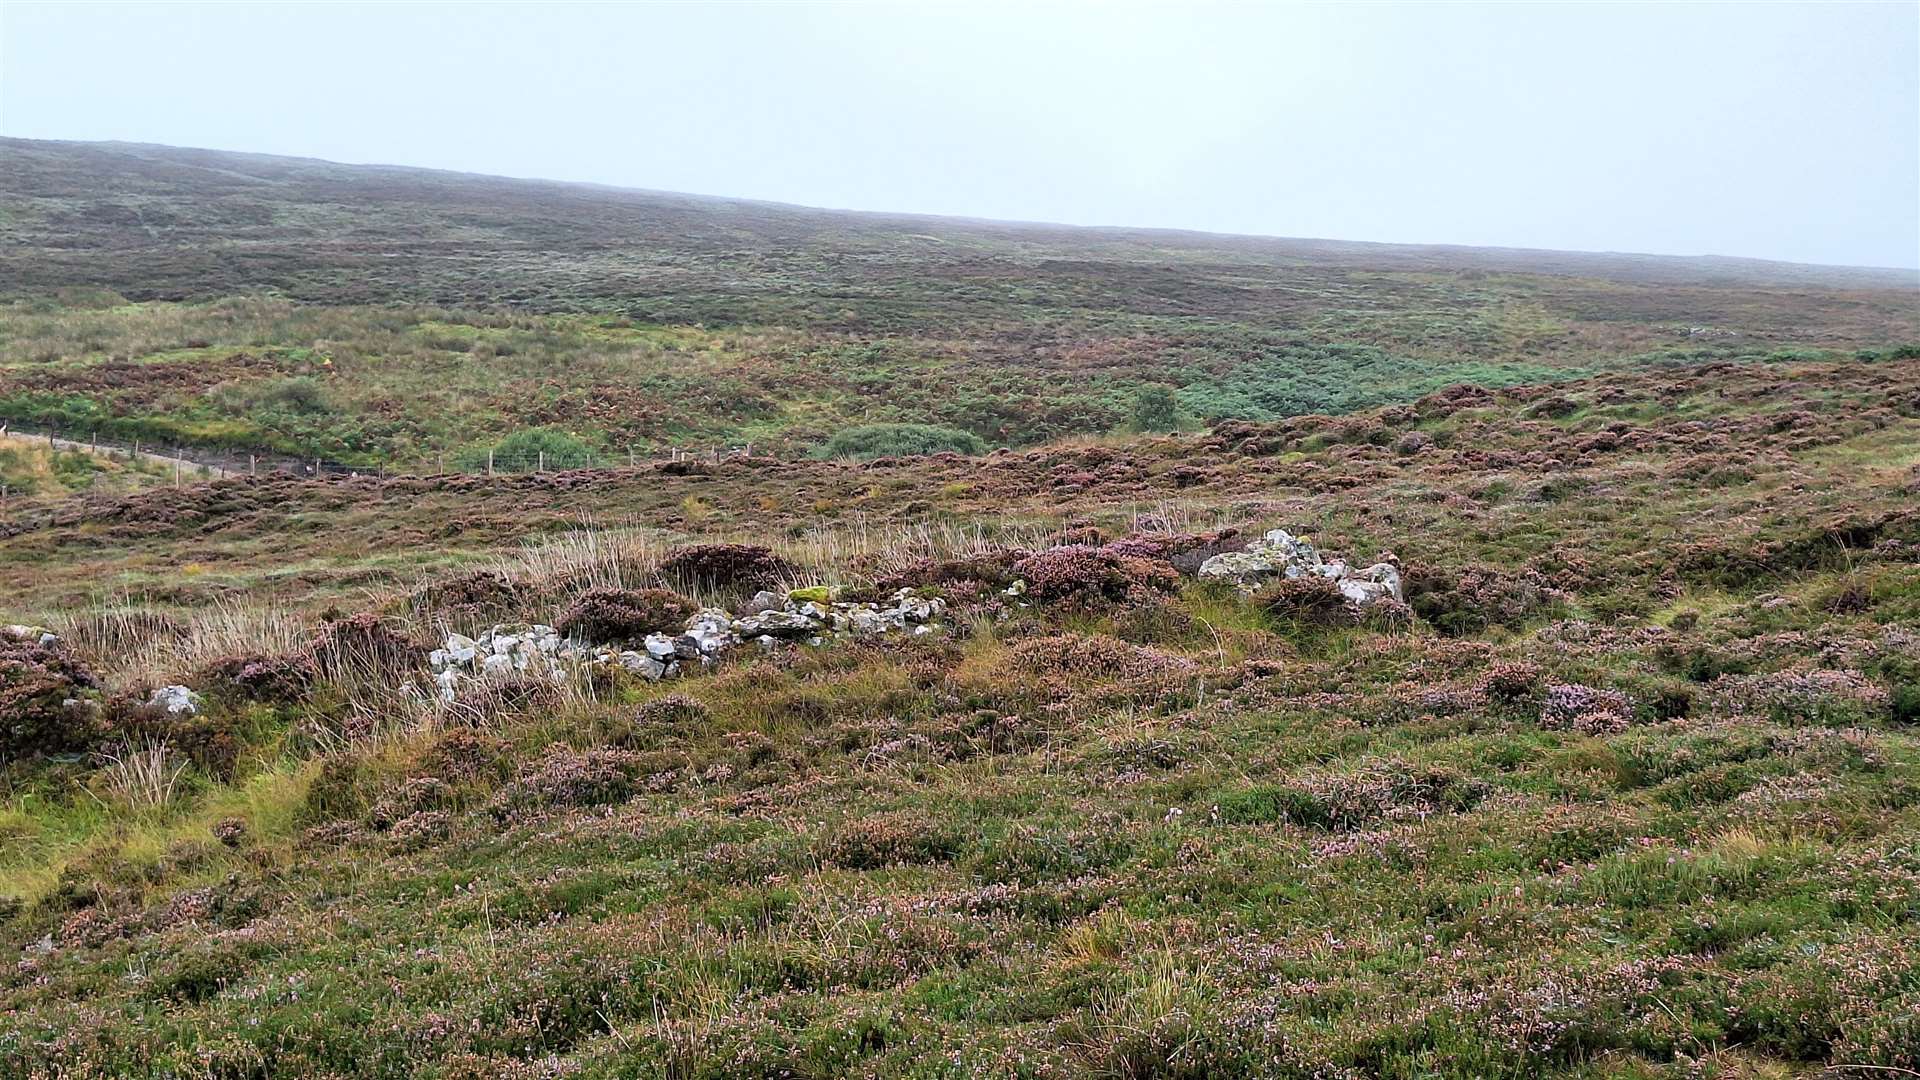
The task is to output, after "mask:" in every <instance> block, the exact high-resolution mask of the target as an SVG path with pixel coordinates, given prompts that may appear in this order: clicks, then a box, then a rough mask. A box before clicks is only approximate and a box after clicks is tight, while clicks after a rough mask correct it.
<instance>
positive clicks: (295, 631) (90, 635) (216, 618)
mask: <svg viewBox="0 0 1920 1080" xmlns="http://www.w3.org/2000/svg"><path fill="white" fill-rule="evenodd" d="M51 623H52V625H53V626H54V627H55V628H56V629H58V630H60V631H61V636H62V637H64V638H65V639H66V641H67V644H68V645H70V646H71V647H72V648H73V649H74V650H75V651H76V652H78V653H79V654H80V655H82V656H84V657H86V658H87V659H88V661H89V662H90V663H91V665H92V666H93V667H94V668H95V669H96V670H98V671H100V672H102V673H104V674H109V675H113V676H116V677H118V678H120V679H123V680H125V681H127V682H131V683H138V682H145V683H158V682H163V681H167V680H170V679H175V678H178V677H180V676H181V675H183V674H185V673H188V672H193V671H198V670H200V669H202V668H204V667H206V666H207V665H208V664H211V663H212V662H214V661H215V660H218V659H220V658H222V657H226V656H233V655H236V654H240V653H266V654H271V655H285V654H288V653H292V652H295V651H297V650H298V649H299V648H300V647H301V646H302V645H303V644H304V643H305V640H306V636H307V629H306V627H305V626H304V624H303V623H302V622H301V620H300V618H299V617H298V616H297V615H295V614H293V613H292V612H289V611H286V610H284V609H281V608H277V607H271V606H257V605H254V606H250V605H241V604H230V603H215V604H213V605H211V606H209V607H206V608H203V609H200V610H197V611H194V612H193V613H192V614H191V615H190V616H189V617H188V618H187V619H186V620H185V621H184V622H183V621H180V620H177V619H175V618H173V617H172V616H169V615H166V614H164V613H162V612H160V611H156V610H154V609H153V608H149V607H141V606H136V605H134V604H131V603H125V604H121V605H117V606H114V607H110V608H105V609H103V610H100V611H97V612H92V613H89V614H85V615H80V616H74V617H69V618H64V619H60V618H56V619H54V620H51Z"/></svg>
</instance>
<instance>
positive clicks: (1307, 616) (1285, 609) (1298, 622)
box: [1253, 574, 1391, 629]
mask: <svg viewBox="0 0 1920 1080" xmlns="http://www.w3.org/2000/svg"><path fill="white" fill-rule="evenodd" d="M1253 602H1254V603H1255V604H1258V605H1259V606H1260V607H1261V608H1262V609H1264V610H1265V611H1266V612H1267V614H1269V615H1271V616H1273V618H1274V619H1275V620H1277V621H1278V622H1280V623H1283V624H1285V625H1288V626H1292V627H1299V628H1307V627H1311V628H1317V629H1326V628H1331V627H1339V626H1354V625H1356V624H1358V623H1359V621H1360V615H1361V610H1360V609H1359V608H1356V607H1355V606H1354V605H1352V604H1350V603H1348V602H1347V597H1346V594H1345V593H1342V592H1341V591H1340V586H1339V585H1338V584H1337V583H1335V582H1334V581H1332V580H1330V579H1328V578H1324V577H1321V576H1319V575H1318V574H1303V575H1301V576H1300V577H1296V578H1276V579H1274V580H1273V581H1270V582H1268V583H1267V584H1265V585H1263V586H1261V587H1260V589H1259V590H1258V591H1257V592H1255V593H1254V594H1253ZM1389 602H1391V601H1389Z"/></svg>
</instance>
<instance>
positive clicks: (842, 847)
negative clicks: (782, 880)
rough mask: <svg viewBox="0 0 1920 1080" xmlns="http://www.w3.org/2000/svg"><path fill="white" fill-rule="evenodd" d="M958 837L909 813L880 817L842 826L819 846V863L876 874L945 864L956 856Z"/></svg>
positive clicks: (872, 816) (849, 822)
mask: <svg viewBox="0 0 1920 1080" xmlns="http://www.w3.org/2000/svg"><path fill="white" fill-rule="evenodd" d="M960 845H961V840H960V837H959V836H958V835H957V834H956V833H954V832H953V831H952V830H950V829H947V828H944V827H942V826H941V825H939V824H937V823H935V822H934V821H932V820H930V819H928V818H926V817H923V816H919V815H916V814H908V813H883V814H874V815H871V816H868V817H862V818H857V819H854V820H852V821H848V822H846V823H845V824H843V825H841V826H840V827H839V828H838V829H837V830H835V831H834V832H833V833H832V834H831V835H829V836H827V837H825V838H824V839H823V841H822V842H821V844H820V846H819V855H820V858H821V860H822V861H824V862H827V863H830V864H832V865H834V866H842V867H846V868H847V869H849V870H876V869H880V868H882V867H887V866H910V865H915V864H923V863H938V862H947V861H950V860H952V859H953V857H954V856H955V855H956V854H958V853H959V850H960Z"/></svg>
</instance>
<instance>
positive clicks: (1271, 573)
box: [1199, 529, 1402, 607]
mask: <svg viewBox="0 0 1920 1080" xmlns="http://www.w3.org/2000/svg"><path fill="white" fill-rule="evenodd" d="M1309 574H1311V575H1317V576H1319V577H1323V578H1326V579H1328V580H1330V581H1332V582H1333V583H1334V584H1336V585H1338V586H1339V587H1340V593H1341V595H1343V596H1345V597H1346V598H1347V600H1348V601H1349V602H1351V603H1353V604H1354V605H1355V606H1358V607H1366V606H1368V605H1369V604H1372V603H1375V602H1376V601H1379V600H1400V599H1402V595H1401V587H1400V571H1399V569H1398V568H1397V567H1395V566H1394V565H1393V564H1392V563H1384V562H1382V563H1375V564H1373V565H1372V566H1367V567H1362V568H1360V569H1355V568H1353V567H1350V566H1348V565H1347V564H1346V563H1345V562H1344V561H1342V560H1339V559H1333V560H1329V559H1327V558H1325V557H1323V556H1322V555H1321V554H1320V550H1319V549H1318V548H1316V547H1314V546H1313V544H1312V543H1310V542H1309V541H1307V540H1306V539H1304V538H1302V537H1297V536H1294V535H1293V534H1292V533H1290V532H1288V531H1287V530H1285V529H1275V530H1273V531H1272V532H1270V533H1268V534H1266V535H1265V536H1263V537H1261V538H1260V539H1258V540H1255V541H1254V542H1253V543H1251V544H1248V545H1247V548H1246V550H1245V551H1229V552H1223V553H1221V554H1219V555H1215V556H1214V557H1212V558H1210V559H1208V560H1207V561H1206V562H1204V563H1201V564H1200V571H1199V576H1200V578H1201V579H1202V580H1205V581H1220V582H1225V583H1226V584H1229V585H1232V586H1233V587H1235V588H1237V589H1241V590H1243V591H1246V592H1252V591H1253V590H1254V589H1256V588H1258V587H1260V585H1262V584H1263V583H1265V582H1268V581H1272V580H1274V579H1275V578H1297V577H1305V576H1307V575H1309Z"/></svg>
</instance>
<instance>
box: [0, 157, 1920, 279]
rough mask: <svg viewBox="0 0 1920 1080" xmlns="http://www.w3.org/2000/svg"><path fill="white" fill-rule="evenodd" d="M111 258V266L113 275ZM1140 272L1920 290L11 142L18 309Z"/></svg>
mask: <svg viewBox="0 0 1920 1080" xmlns="http://www.w3.org/2000/svg"><path fill="white" fill-rule="evenodd" d="M106 253H112V256H113V257H112V258H111V259H108V260H103V259H101V258H100V256H101V255H102V254H106ZM476 259H480V260H484V265H475V264H474V260H476ZM823 262H824V263H825V264H826V265H810V264H818V263H823ZM1142 262H1153V263H1160V264H1167V265H1169V266H1171V267H1176V268H1177V267H1180V266H1182V265H1189V266H1205V267H1207V268H1209V269H1210V270H1215V271H1217V270H1221V269H1226V268H1231V269H1233V270H1234V271H1236V272H1238V273H1241V274H1250V275H1253V276H1255V277H1256V278H1258V277H1264V276H1267V275H1272V274H1285V273H1289V272H1298V271H1304V272H1308V273H1327V272H1334V273H1342V274H1344V273H1366V272H1392V273H1455V274H1468V275H1472V274H1481V273H1485V274H1529V275H1533V274H1540V275H1555V276H1562V277H1565V276H1572V277H1581V278H1597V279H1606V280H1613V281H1620V282H1627V283H1633V284H1640V285H1647V284H1671V285H1685V286H1718V287H1725V286H1745V287H1762V288H1783V287H1788V288H1806V287H1816V288H1846V289H1913V288H1916V287H1920V271H1914V270H1899V269H1876V268H1863V267H1834V266H1810V265H1801V264H1793V263H1781V262H1769V261H1766V260H1759V259H1744V258H1727V257H1719V256H1705V257H1679V256H1661V255H1634V254H1613V253H1582V252H1561V251H1544V250H1527V249H1513V248H1476V247H1462V246H1451V245H1401V244H1377V243H1360V242H1349V241H1338V240H1314V239H1283V238H1270V237H1252V236H1229V235H1217V234H1208V233H1195V232H1183V231H1176V230H1163V229H1140V228H1089V227H1076V226H1063V225H1047V224H1032V223H1011V222H995V221H984V220H977V219H969V218H950V217H933V216H925V215H909V214H892V213H872V212H857V211H843V210H823V209H816V208H809V207H802V206H792V205H786V204H779V203H770V202H759V201H752V200H745V199H728V198H718V197H711V196H701V195H686V194H676V193H670V192H659V191H644V190H636V189H626V188H615V187H607V186H602V185H596V184H582V183H563V182H558V181H547V180H521V179H509V178H505V177H495V176H481V175H474V174H466V173H456V172H444V171H437V170H431V169H419V168H410V167H401V166H390V165H342V164H336V163H332V162H326V161H320V160H315V159H308V158H290V157H277V156H271V155H264V154H248V153H233V152H227V151H217V150H200V149H185V148H177V147H167V146H155V145H146V144H132V143H88V142H56V141H41V140H30V139H0V291H4V292H5V293H8V294H12V295H23V294H28V295H30V294H35V293H43V292H47V291H50V290H54V289H60V288H70V287H75V286H82V287H103V288H109V289H113V290H115V291H117V292H120V293H122V294H124V295H126V296H128V297H130V298H134V299H191V298H202V297H212V296H219V295H229V294H232V293H235V292H242V291H256V290H260V289H268V290H273V291H278V292H282V293H285V294H287V295H289V296H292V297H294V298H298V299H305V300H313V301H321V302H366V301H369V300H375V299H395V300H420V301H430V302H443V303H490V302H522V303H531V304H533V305H535V306H541V307H547V306H553V307H561V308H565V307H572V306H576V305H578V304H579V303H581V302H583V301H590V300H591V299H592V298H595V297H598V298H602V299H609V298H613V297H645V296H650V295H662V294H670V293H686V292H700V291H717V292H721V293H726V294H731V295H741V294H751V295H764V294H766V293H768V292H776V293H784V294H788V295H790V296H791V295H794V294H799V295H808V294H817V293H818V292H820V291H822V290H823V289H824V290H831V289H848V288H851V289H854V290H865V289H868V288H871V287H872V286H873V283H874V281H875V279H876V278H889V277H890V278H895V279H897V278H899V277H900V276H902V275H905V276H910V277H919V278H925V279H951V278H953V277H955V276H961V277H964V276H968V275H970V274H976V273H980V272H985V273H986V274H987V275H988V276H989V277H993V278H1004V277H1005V276H1006V275H1008V274H1010V273H1011V274H1016V275H1038V276H1041V277H1045V278H1049V279H1059V278H1062V277H1066V278H1072V279H1080V280H1085V279H1088V278H1096V279H1097V278H1098V277H1099V276H1100V274H1099V267H1101V266H1107V265H1113V264H1121V265H1128V264H1139V263H1142ZM583 277H584V278H585V280H582V279H583ZM809 279H811V280H809ZM1094 283H1095V284H1097V282H1094ZM1206 306H1207V305H1205V304H1202V307H1203V308H1205V307H1206ZM1209 313H1210V312H1209Z"/></svg>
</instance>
